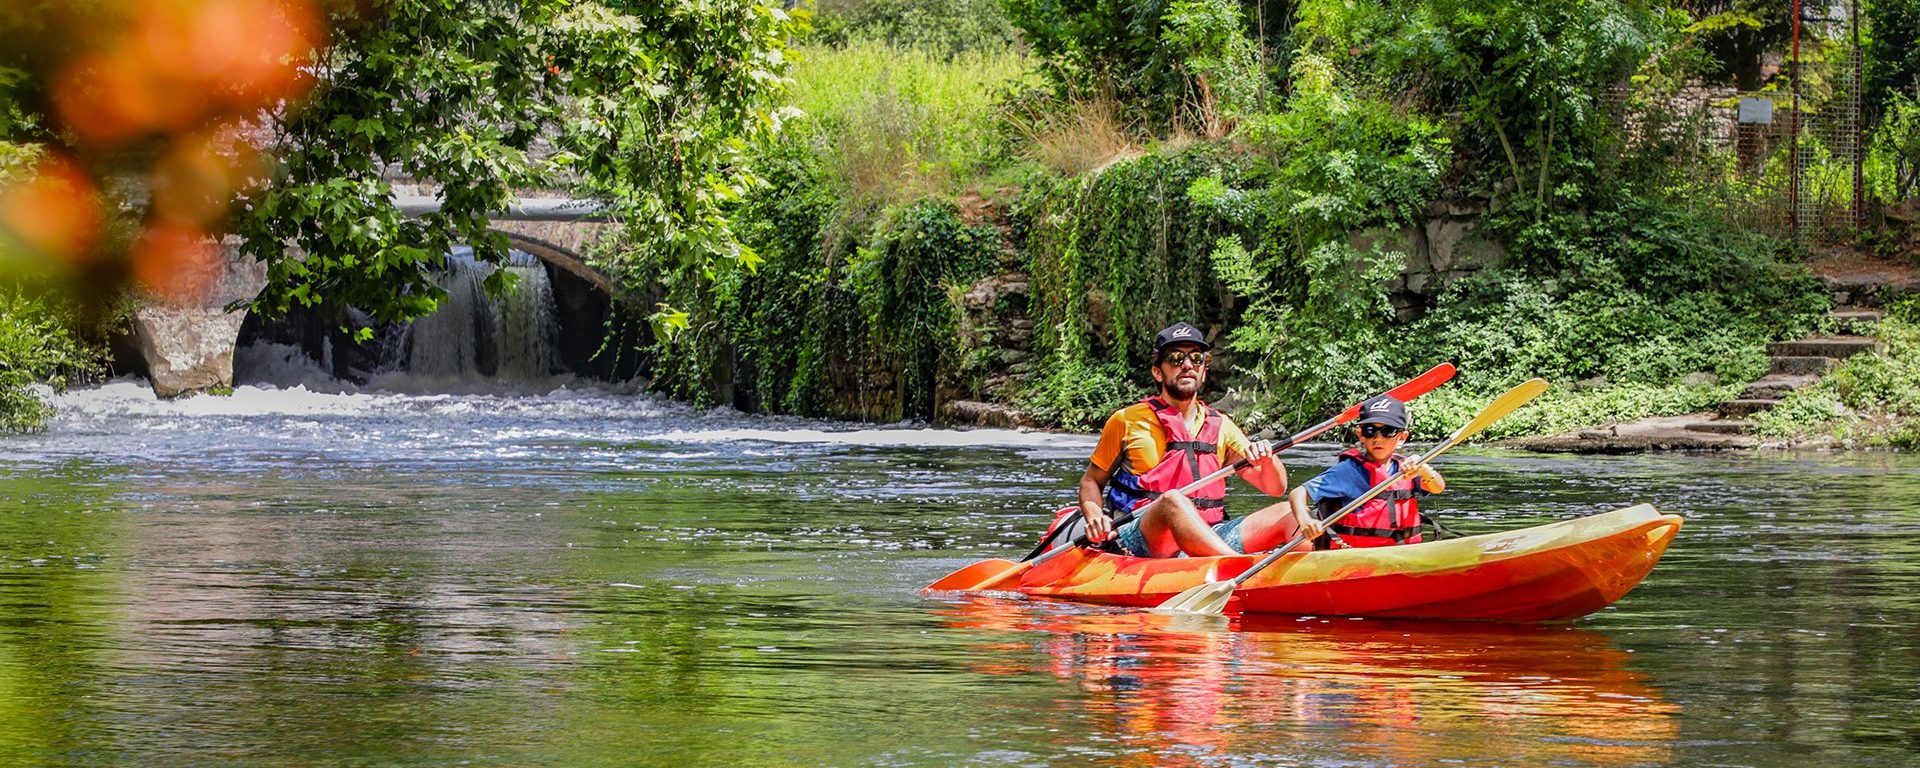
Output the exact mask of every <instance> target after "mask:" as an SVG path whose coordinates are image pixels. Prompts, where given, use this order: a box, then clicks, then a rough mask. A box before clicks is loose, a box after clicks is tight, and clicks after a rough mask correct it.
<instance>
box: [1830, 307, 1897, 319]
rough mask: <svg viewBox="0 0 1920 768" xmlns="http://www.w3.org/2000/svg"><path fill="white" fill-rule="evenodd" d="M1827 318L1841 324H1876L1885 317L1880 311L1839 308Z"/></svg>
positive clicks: (1861, 308) (1860, 308)
mask: <svg viewBox="0 0 1920 768" xmlns="http://www.w3.org/2000/svg"><path fill="white" fill-rule="evenodd" d="M1827 316H1828V317H1831V318H1833V319H1835V320H1839V321H1840V322H1843V323H1878V322H1880V321H1881V320H1882V319H1884V318H1885V317H1886V315H1885V314H1884V313H1882V312H1881V311H1880V310H1877V309H1866V308H1863V307H1839V308H1837V309H1835V310H1833V311H1832V312H1828V313H1827Z"/></svg>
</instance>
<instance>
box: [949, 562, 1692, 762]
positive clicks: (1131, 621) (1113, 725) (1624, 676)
mask: <svg viewBox="0 0 1920 768" xmlns="http://www.w3.org/2000/svg"><path fill="white" fill-rule="evenodd" d="M940 610H941V613H942V615H943V616H945V617H946V619H947V621H948V622H949V623H950V624H951V625H952V626H954V627H958V628H970V629H978V630H989V631H988V632H986V633H984V634H982V635H981V639H980V642H979V647H978V649H977V653H975V654H974V655H975V656H976V657H977V658H979V659H981V661H980V662H979V663H978V664H977V665H976V666H975V667H974V669H975V670H976V671H978V672H980V673H982V674H986V675H995V676H1019V675H1028V674H1035V673H1038V674H1045V675H1050V676H1052V677H1054V678H1056V679H1058V680H1060V681H1063V682H1067V683H1070V684H1071V685H1072V686H1073V687H1074V690H1075V693H1074V694H1073V695H1070V696H1065V697H1062V698H1060V699H1058V700H1057V701H1056V705H1057V707H1058V709H1059V710H1060V712H1059V714H1060V715H1061V716H1062V717H1063V718H1066V719H1071V720H1073V721H1076V722H1079V723H1081V724H1082V725H1083V726H1084V727H1086V728H1088V729H1092V730H1093V731H1095V732H1096V733H1097V737H1096V738H1094V739H1092V741H1094V742H1096V743H1098V742H1107V743H1112V744H1114V745H1116V749H1115V750H1114V754H1113V757H1116V758H1124V759H1121V760H1119V761H1118V762H1117V763H1115V764H1122V765H1163V766H1178V765H1214V764H1219V763H1220V762H1221V761H1223V760H1224V761H1226V762H1228V763H1234V764H1239V763H1249V764H1252V763H1260V762H1262V761H1266V760H1271V759H1287V760H1305V761H1308V762H1327V763H1343V764H1348V763H1351V762H1352V761H1354V760H1355V759H1358V760H1359V762H1361V763H1363V764H1406V763H1409V762H1419V763H1436V762H1448V761H1453V760H1461V761H1475V762H1477V761H1483V760H1485V759H1486V758H1487V757H1488V756H1489V755H1492V754H1501V755H1504V758H1503V760H1502V762H1503V763H1504V764H1508V765H1545V764H1564V763H1568V762H1573V763H1578V764H1583V765H1659V764H1665V763H1668V762H1670V761H1671V759H1672V757H1673V754H1672V745H1673V742H1674V740H1675V739H1676V738H1678V736H1679V734H1680V727H1679V723H1678V718H1677V715H1678V712H1679V708H1678V707H1677V706H1676V705H1674V704H1670V703H1668V702H1667V701H1665V700H1664V699H1663V698H1662V696H1661V693H1660V691H1659V690H1657V689H1656V688H1654V687H1652V686H1651V685H1650V684H1649V682H1648V677H1647V676H1646V675H1645V674H1643V673H1641V672H1638V671H1635V670H1634V669H1632V668H1631V667H1630V666H1629V664H1628V661H1629V659H1630V658H1631V657H1630V655H1629V654H1628V653H1626V652H1624V651H1622V650H1620V649H1619V648H1617V647H1615V646H1614V645H1613V643H1612V642H1611V641H1610V640H1608V638H1607V637H1606V636H1605V635H1603V634H1600V633H1597V632H1593V631H1589V630H1582V629H1578V628H1573V627H1533V626H1508V625H1497V624H1481V623H1446V622H1405V621H1377V620H1373V621H1367V620H1352V619H1321V618H1295V617H1263V616H1243V617H1239V618H1235V619H1225V618H1211V617H1204V618H1198V619H1196V618H1193V617H1168V616H1160V615H1156V614H1150V613H1145V612H1137V611H1130V612H1112V611H1106V610H1095V609H1083V608H1076V607H1069V606H1060V605H1057V604H1050V603H1039V602H1029V601H1020V600H1005V599H996V598H990V597H978V596H962V597H957V598H956V602H952V603H949V604H947V605H945V606H943V607H942V608H941V609H940ZM1022 650H1026V651H1038V653H1032V652H1024V653H1023V652H1022ZM1085 736H1086V734H1071V735H1068V736H1066V737H1065V738H1066V739H1067V740H1068V741H1069V742H1072V743H1080V742H1082V741H1083V739H1085Z"/></svg>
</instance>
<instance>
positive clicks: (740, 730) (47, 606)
mask: <svg viewBox="0 0 1920 768" xmlns="http://www.w3.org/2000/svg"><path fill="white" fill-rule="evenodd" d="M61 404H62V408H63V415H62V416H61V417H60V418H59V420H58V421H57V422H56V423H55V424H54V425H53V427H52V429H51V430H50V431H49V432H47V433H45V434H39V435H29V436H17V437H6V438H0V764H5V765H49V766H77V765H90V766H92V765H194V766H374V765H379V766H414V765H501V766H520V765H553V766H590V765H726V766H786V765H874V766H904V765H928V766H947V765H969V766H993V765H1058V766H1068V765H1139V766H1160V765H1195V766H1203V765H1204V766H1213V765H1222V766H1233V765H1312V766H1376V765H1489V766H1491V765H1501V766H1505V765H1610V766H1611V765H1670V764H1675V765H1755V766H1814V765H1817V766H1821V767H1822V768H1827V767H1829V766H1855V765H1912V764H1920V716H1917V715H1915V707H1916V705H1917V704H1920V640H1917V639H1916V636H1917V635H1920V544H1917V543H1916V540H1920V460H1916V459H1915V458H1914V457H1911V456H1900V455H1887V454H1860V455H1817V456H1816V455H1772V454H1768V455H1724V456H1715V455H1705V456H1700V455H1696V456H1641V457H1625V458H1599V457H1543V456H1533V455H1522V454H1512V453H1500V452H1492V451H1486V452H1478V453H1476V452H1472V451H1467V450H1462V451H1459V452H1456V453H1455V454H1454V455H1450V456H1449V457H1448V458H1446V459H1445V460H1444V462H1445V463H1444V467H1445V469H1446V471H1447V472H1448V474H1449V478H1450V481H1451V482H1450V485H1451V486H1452V488H1453V489H1454V491H1453V492H1451V493H1449V494H1448V495H1447V496H1446V497H1443V498H1444V501H1443V503H1436V504H1434V505H1433V508H1435V509H1437V510H1440V511H1442V512H1450V513H1451V516H1450V517H1449V520H1450V522H1452V524H1453V525H1454V526H1455V527H1456V528H1460V529H1463V530H1464V531H1466V532H1469V533H1476V532H1489V531H1495V530H1502V529H1508V528H1514V527H1520V526H1526V525H1533V524H1537V523H1541V522H1545V521H1550V520H1555V519H1561V518H1566V517H1572V516H1577V515H1583V514H1589V513H1594V512H1600V511H1605V510H1608V509H1612V508H1615V507H1619V506H1624V505H1627V504H1630V503H1634V502H1641V501H1646V502H1652V503H1654V504H1656V505H1658V506H1660V507H1661V508H1662V509H1664V510H1666V511H1670V512H1676V513H1679V514H1682V515H1685V516H1686V517H1687V519H1688V524H1687V526H1686V528H1685V529H1684V530H1683V531H1681V533H1680V536H1679V538H1678V539H1677V540H1676V541H1675V543H1674V545H1673V547H1672V549H1671V551H1670V552H1669V553H1668V555H1667V557H1666V559H1665V560H1664V561H1663V562H1662V563H1661V564H1660V566H1659V567H1658V568H1657V569H1655V571H1654V572H1653V575H1652V577H1651V578H1650V579H1649V580H1648V581H1647V582H1646V583H1645V584H1644V585H1642V586H1641V587H1640V588H1639V589H1637V590H1635V591H1634V592H1633V593H1632V594H1630V595H1628V596H1627V597H1626V598H1625V599H1624V600H1623V601H1622V602H1620V603H1619V604H1618V605H1617V606H1615V607H1613V608H1610V609H1608V610H1606V611H1603V612H1601V613H1600V614H1598V615H1595V616H1593V617H1591V618H1589V619H1586V620H1584V621H1581V622H1579V623H1577V624H1575V625H1573V626H1560V627H1510V626H1499V625H1472V624H1444V623H1441V624H1433V623H1424V624H1409V623H1400V622H1381V621H1359V620H1329V619H1322V618H1307V619H1301V618H1290V617H1283V618H1269V619H1264V620H1259V621H1235V622H1233V623H1226V622H1220V623H1218V624H1214V623H1208V622H1191V621H1184V622H1183V621H1176V620H1172V619H1167V618H1163V617H1159V616H1154V615H1148V614H1143V613H1139V612H1134V611H1121V610H1112V609H1104V608H1090V607H1083V606H1073V605H1064V604H1051V603H1044V602H1032V601H1022V600H1015V599H994V598H970V599H969V598H960V597H954V596H945V597H940V596H935V597H929V596H924V595H922V594H920V593H919V592H918V588H919V587H920V586H922V585H924V584H926V583H927V582H929V581H931V580H933V579H934V578H937V577H938V576H940V575H942V574H944V573H946V572H948V571H950V570H952V569H954V568H956V567H959V566H961V565H964V564H966V563H968V562H971V561H973V560H976V559H980V558H984V557H992V556H1017V555H1018V554H1020V553H1021V552H1023V551H1024V550H1025V548H1026V547H1027V546H1028V545H1029V544H1030V543H1031V538H1032V535H1033V534H1034V532H1035V531H1036V530H1037V529H1038V528H1039V527H1040V526H1041V525H1042V524H1043V523H1044V519H1045V514H1046V510H1048V509H1050V508H1052V507H1053V506H1057V505H1058V504H1059V503H1061V502H1063V501H1064V500H1065V499H1066V498H1067V497H1068V494H1069V487H1070V483H1071V481H1072V479H1073V478H1075V477H1076V476H1077V475H1078V473H1079V470H1080V468H1081V467H1082V466H1083V464H1084V462H1085V458H1086V455H1087V453H1088V452H1089V450H1090V448H1091V444H1092V441H1091V439H1090V438H1087V437H1081V436H1068V435H1046V434H1023V433H1015V432H1000V431H976V432H958V431H937V430H929V429H921V428H911V427H904V426H903V427H886V428H872V427H860V426H856V425H846V424H828V423H821V422H810V421H800V420H789V419H776V418H765V417H746V416H741V415H738V414H733V413H727V412H706V413H700V412H695V411H692V410H689V409H688V408H686V407H684V406H680V405H676V404H672V403H667V402H663V401H658V400H655V399H651V398H649V397H646V396H642V395H632V394H622V393H610V392H593V391H566V390H562V391H558V392H553V393H549V394H542V395H528V396H488V395H462V396H400V395H378V394H373V395H369V394H357V393H355V394H316V393H312V392H308V391H305V390H304V389H295V390H290V391H289V390H274V389H270V388H269V389H257V388H253V387H242V388H241V389H240V390H239V391H238V392H236V393H235V395H234V396H232V397H225V398H221V397H201V398H193V399H188V400H183V401H176V402H169V403H161V402H155V401H154V399H153V398H152V396H151V395H150V394H149V393H148V392H147V391H146V390H145V389H144V388H143V387H142V386H140V385H138V384H132V383H120V384H113V385H109V386H106V387H103V388H99V389H93V390H86V391H81V392H76V393H73V394H70V395H68V396H66V397H65V398H63V400H62V403H61ZM1330 450H1331V447H1329V446H1320V447H1316V448H1312V449H1308V450H1301V451H1298V452H1295V453H1291V454H1289V455H1288V458H1289V459H1290V460H1291V462H1292V465H1293V468H1294V470H1295V476H1296V478H1299V477H1302V476H1304V474H1306V473H1310V472H1312V471H1315V470H1317V469H1318V468H1320V467H1323V466H1325V465H1326V464H1327V463H1328V461H1329V459H1330V457H1331V453H1330ZM1237 493H1238V498H1239V499H1241V506H1239V507H1237V509H1239V511H1241V512H1245V511H1247V510H1248V509H1249V507H1247V506H1245V504H1246V502H1247V501H1249V500H1251V496H1250V495H1251V494H1252V493H1253V492H1252V491H1251V490H1249V489H1246V488H1245V487H1241V488H1239V489H1238V491H1237ZM1436 501H1439V500H1436Z"/></svg>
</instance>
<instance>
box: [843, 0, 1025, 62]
mask: <svg viewBox="0 0 1920 768" xmlns="http://www.w3.org/2000/svg"><path fill="white" fill-rule="evenodd" d="M814 13H815V15H814V22H813V27H814V34H813V37H812V38H811V39H812V40H813V41H815V42H818V43H821V44H824V45H827V46H843V45H850V44H856V43H869V44H881V45H885V46H887V47H889V48H892V49H896V50H900V51H914V52H918V53H925V54H933V55H936V56H943V57H951V56H956V55H959V54H962V53H966V52H969V51H977V52H982V53H989V54H991V53H1000V52H1004V51H1006V50H1008V49H1011V48H1013V47H1014V46H1015V45H1016V44H1017V43H1018V42H1019V32H1018V30H1016V29H1014V26H1013V22H1012V20H1010V19H1008V18H1007V13H1006V9H1005V8H1004V7H1003V6H1002V5H1001V2H1000V0H819V2H818V3H817V4H816V5H815V9H814Z"/></svg>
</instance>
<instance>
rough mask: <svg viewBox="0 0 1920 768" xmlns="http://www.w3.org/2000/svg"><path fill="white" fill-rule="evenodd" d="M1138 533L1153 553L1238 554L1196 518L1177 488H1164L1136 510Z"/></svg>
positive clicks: (1191, 504)
mask: <svg viewBox="0 0 1920 768" xmlns="http://www.w3.org/2000/svg"><path fill="white" fill-rule="evenodd" d="M1140 533H1141V534H1142V535H1144V536H1145V537H1146V539H1147V551H1148V552H1150V553H1151V554H1152V555H1153V556H1154V557H1173V556H1174V555H1177V554H1180V553H1181V552H1185V553H1187V554H1189V555H1192V556H1194V557H1209V556H1212V555H1232V554H1238V553H1236V552H1234V551H1233V547H1230V546H1227V542H1226V541H1225V540H1222V539H1221V538H1220V534H1217V533H1214V532H1213V527H1212V526H1209V525H1207V524H1206V522H1205V521H1203V520H1201V519H1200V511H1199V510H1197V509H1195V508H1194V506H1193V500H1191V499H1188V498H1187V497H1186V496H1185V495H1184V494H1182V493H1180V492H1179V491H1168V492H1166V493H1164V494H1161V495H1160V498H1158V499H1154V500H1153V503H1151V504H1148V505H1147V506H1145V507H1142V508H1141V510H1140Z"/></svg>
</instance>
